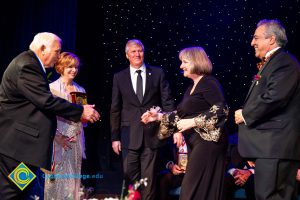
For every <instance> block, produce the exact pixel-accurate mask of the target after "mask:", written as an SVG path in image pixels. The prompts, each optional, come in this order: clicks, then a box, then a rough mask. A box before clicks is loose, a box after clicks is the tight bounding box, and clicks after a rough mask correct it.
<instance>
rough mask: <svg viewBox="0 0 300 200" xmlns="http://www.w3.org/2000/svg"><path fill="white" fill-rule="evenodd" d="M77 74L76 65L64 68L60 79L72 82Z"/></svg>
mask: <svg viewBox="0 0 300 200" xmlns="http://www.w3.org/2000/svg"><path fill="white" fill-rule="evenodd" d="M77 73H78V67H77V66H76V65H69V66H67V67H65V68H64V71H63V73H62V77H64V78H65V79H68V80H73V79H74V78H75V77H76V75H77Z"/></svg>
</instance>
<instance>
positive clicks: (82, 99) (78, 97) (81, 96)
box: [70, 92, 87, 105]
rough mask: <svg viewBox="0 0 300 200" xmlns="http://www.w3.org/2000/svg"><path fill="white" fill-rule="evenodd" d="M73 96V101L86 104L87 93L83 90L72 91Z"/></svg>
mask: <svg viewBox="0 0 300 200" xmlns="http://www.w3.org/2000/svg"><path fill="white" fill-rule="evenodd" d="M70 95H71V97H72V103H76V104H80V105H86V104H87V95H86V93H83V92H70Z"/></svg>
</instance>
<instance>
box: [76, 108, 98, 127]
mask: <svg viewBox="0 0 300 200" xmlns="http://www.w3.org/2000/svg"><path fill="white" fill-rule="evenodd" d="M94 107H95V105H83V112H82V115H81V121H82V122H87V121H89V122H91V123H94V122H96V121H98V120H100V114H99V113H98V112H97V111H96V110H95V109H94Z"/></svg>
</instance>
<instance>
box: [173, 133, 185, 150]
mask: <svg viewBox="0 0 300 200" xmlns="http://www.w3.org/2000/svg"><path fill="white" fill-rule="evenodd" d="M182 141H183V136H182V133H181V132H177V133H174V134H173V142H174V144H176V146H177V148H179V147H180V146H181V145H182Z"/></svg>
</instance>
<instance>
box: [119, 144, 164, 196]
mask: <svg viewBox="0 0 300 200" xmlns="http://www.w3.org/2000/svg"><path fill="white" fill-rule="evenodd" d="M157 155H158V150H157V149H151V148H146V147H142V148H140V149H138V150H131V149H122V157H123V173H124V178H125V181H126V185H128V184H134V183H135V182H136V181H139V180H140V179H141V178H148V181H147V187H144V186H141V188H140V189H141V196H142V200H155V193H156V176H157V175H156V174H157Z"/></svg>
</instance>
